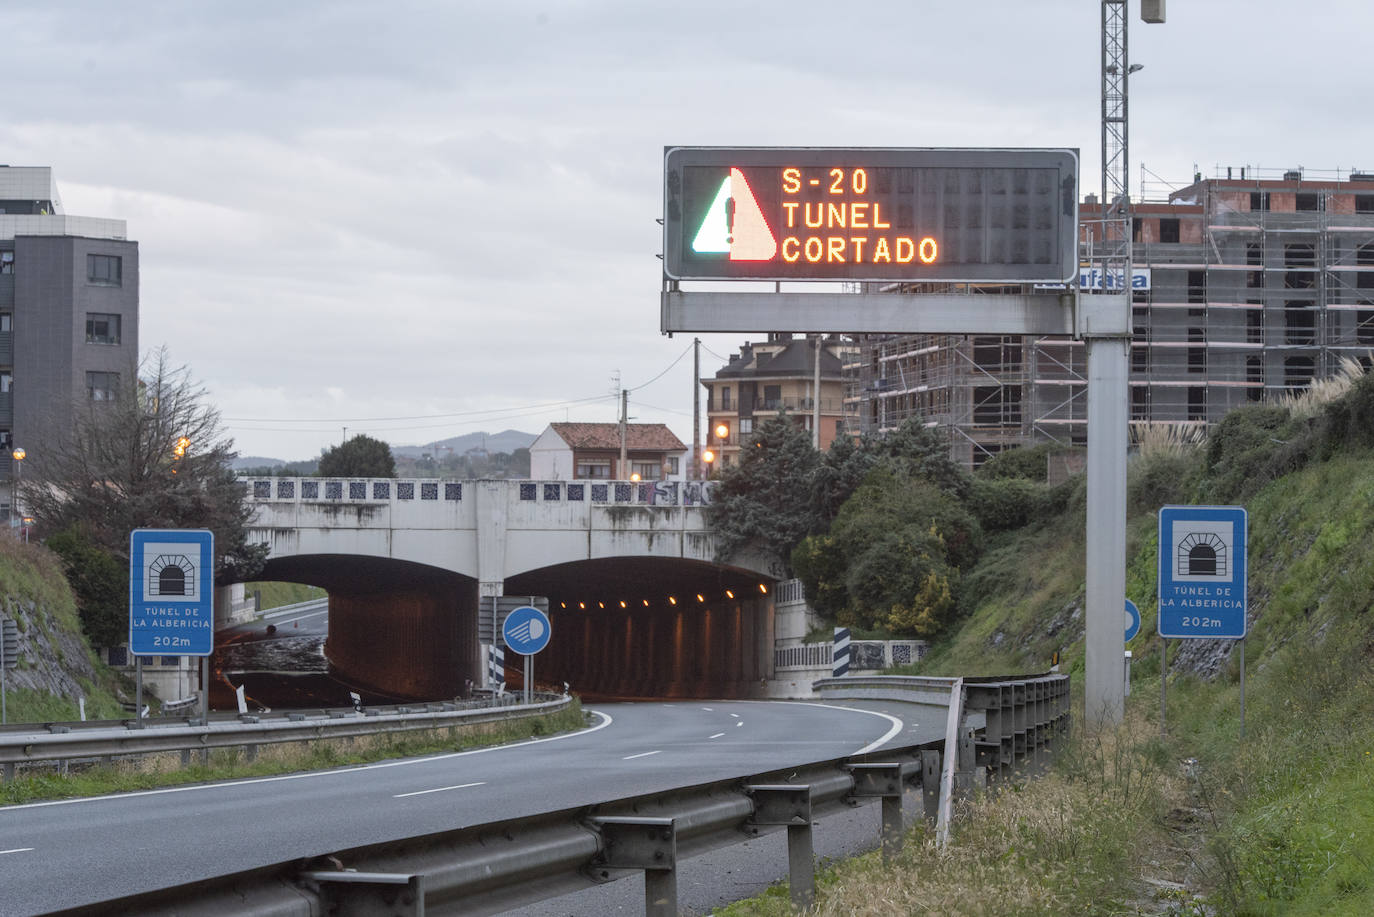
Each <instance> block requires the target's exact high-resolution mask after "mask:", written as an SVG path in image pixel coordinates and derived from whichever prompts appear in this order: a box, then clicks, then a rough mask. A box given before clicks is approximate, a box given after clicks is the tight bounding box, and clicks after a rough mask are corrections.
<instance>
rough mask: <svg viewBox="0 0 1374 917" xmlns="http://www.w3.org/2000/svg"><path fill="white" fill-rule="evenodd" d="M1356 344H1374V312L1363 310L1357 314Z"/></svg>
mask: <svg viewBox="0 0 1374 917" xmlns="http://www.w3.org/2000/svg"><path fill="white" fill-rule="evenodd" d="M1355 343H1357V344H1374V311H1371V310H1369V309H1361V310H1359V311H1358V312H1356V313H1355Z"/></svg>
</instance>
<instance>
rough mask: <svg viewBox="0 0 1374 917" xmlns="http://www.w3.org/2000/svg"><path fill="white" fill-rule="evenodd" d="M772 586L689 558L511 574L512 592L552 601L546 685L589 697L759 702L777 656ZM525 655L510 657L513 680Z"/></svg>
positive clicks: (540, 679)
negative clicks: (747, 699)
mask: <svg viewBox="0 0 1374 917" xmlns="http://www.w3.org/2000/svg"><path fill="white" fill-rule="evenodd" d="M772 588H773V581H772V580H770V579H764V578H761V577H760V576H759V575H758V574H757V573H752V572H748V571H744V570H738V569H732V568H728V567H722V566H718V565H716V564H711V563H705V562H702V561H694V560H685V559H681V558H655V557H618V558H600V559H595V560H582V561H576V562H572V563H565V564H558V565H555V566H550V567H544V568H542V569H538V570H533V571H530V572H527V573H522V574H520V575H518V576H512V577H509V578H507V580H506V583H505V593H506V595H513V596H518V595H543V596H548V598H549V619H550V624H551V626H552V629H553V635H552V639H551V640H550V642H549V645H548V647H547V648H546V649H545V650H544V651H543V652H542V653H540V654H539V655H538V656H536V657H535V664H534V680H535V682H536V683H537V684H552V685H561V683H562V682H567V683H568V684H569V685H570V686H571V688H572V690H573V691H575V692H576V693H578V694H580V695H582V696H583V697H585V698H590V699H607V698H650V697H652V698H661V697H677V698H681V697H700V698H705V697H710V698H729V697H750V696H756V695H757V694H758V693H759V684H760V682H761V680H762V679H764V678H765V677H766V676H767V675H768V667H769V663H770V662H771V658H772V651H773V633H772V616H771V609H772ZM522 661H523V660H522V657H519V656H514V654H512V653H510V652H509V651H508V652H507V655H506V663H507V668H508V672H509V675H508V677H510V678H511V679H512V680H513V682H514V683H520V679H521V678H522V677H523V676H522V675H519V674H517V672H515V671H510V670H512V669H518V668H519V667H520V665H521V663H522Z"/></svg>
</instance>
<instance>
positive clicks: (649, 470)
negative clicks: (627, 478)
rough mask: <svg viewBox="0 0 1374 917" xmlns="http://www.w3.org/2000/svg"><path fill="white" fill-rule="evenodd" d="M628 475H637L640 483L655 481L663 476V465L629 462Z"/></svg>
mask: <svg viewBox="0 0 1374 917" xmlns="http://www.w3.org/2000/svg"><path fill="white" fill-rule="evenodd" d="M630 473H631V474H637V475H639V479H640V480H641V481H657V480H658V479H659V478H661V477H662V476H663V465H661V464H660V463H658V462H631V463H630Z"/></svg>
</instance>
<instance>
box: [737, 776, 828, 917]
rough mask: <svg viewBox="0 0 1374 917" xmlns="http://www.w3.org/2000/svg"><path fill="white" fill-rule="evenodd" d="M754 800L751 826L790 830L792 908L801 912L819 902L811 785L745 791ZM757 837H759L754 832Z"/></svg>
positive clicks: (761, 787) (768, 785)
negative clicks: (817, 896)
mask: <svg viewBox="0 0 1374 917" xmlns="http://www.w3.org/2000/svg"><path fill="white" fill-rule="evenodd" d="M745 790H746V792H748V793H749V795H750V796H751V797H753V799H754V815H753V818H751V819H750V823H751V826H754V825H757V826H760V827H762V826H768V825H786V826H787V881H788V888H789V889H790V891H791V895H792V906H793V907H795V908H797V909H798V910H802V909H805V908H808V907H810V906H811V904H812V902H813V901H815V900H816V858H815V847H814V845H813V843H812V839H811V787H810V785H809V784H793V783H783V784H759V785H754V786H749V787H746V788H745ZM754 833H756V834H757V833H758V832H757V829H755V831H754Z"/></svg>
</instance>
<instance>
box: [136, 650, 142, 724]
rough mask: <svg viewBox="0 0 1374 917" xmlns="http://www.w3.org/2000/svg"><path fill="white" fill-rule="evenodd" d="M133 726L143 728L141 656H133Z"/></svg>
mask: <svg viewBox="0 0 1374 917" xmlns="http://www.w3.org/2000/svg"><path fill="white" fill-rule="evenodd" d="M134 728H135V729H142V728H143V657H142V656H135V657H134Z"/></svg>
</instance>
